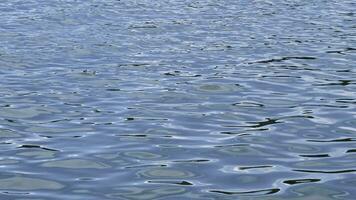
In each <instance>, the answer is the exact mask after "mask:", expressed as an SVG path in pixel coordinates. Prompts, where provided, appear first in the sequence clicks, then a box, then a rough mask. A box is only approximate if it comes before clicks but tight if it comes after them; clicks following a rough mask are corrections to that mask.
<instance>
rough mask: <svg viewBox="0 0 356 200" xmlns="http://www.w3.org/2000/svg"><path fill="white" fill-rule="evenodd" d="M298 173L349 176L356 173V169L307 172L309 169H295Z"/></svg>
mask: <svg viewBox="0 0 356 200" xmlns="http://www.w3.org/2000/svg"><path fill="white" fill-rule="evenodd" d="M293 171H296V172H305V173H319V174H347V173H353V172H356V169H345V170H332V171H331V170H330V171H325V170H307V169H294V170H293Z"/></svg>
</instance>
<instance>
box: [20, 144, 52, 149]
mask: <svg viewBox="0 0 356 200" xmlns="http://www.w3.org/2000/svg"><path fill="white" fill-rule="evenodd" d="M17 148H25V149H27V148H36V149H43V150H46V151H59V150H56V149H51V148H47V147H42V146H40V145H34V144H23V145H21V146H19V147H17Z"/></svg>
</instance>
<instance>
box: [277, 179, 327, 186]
mask: <svg viewBox="0 0 356 200" xmlns="http://www.w3.org/2000/svg"><path fill="white" fill-rule="evenodd" d="M319 181H321V179H317V178H310V179H294V180H285V181H283V183H285V184H288V185H296V184H303V183H314V182H319Z"/></svg>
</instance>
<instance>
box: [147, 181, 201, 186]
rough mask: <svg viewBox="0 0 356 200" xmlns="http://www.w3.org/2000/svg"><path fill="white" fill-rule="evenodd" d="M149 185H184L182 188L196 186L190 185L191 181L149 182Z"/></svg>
mask: <svg viewBox="0 0 356 200" xmlns="http://www.w3.org/2000/svg"><path fill="white" fill-rule="evenodd" d="M147 183H155V184H172V185H182V186H192V185H194V184H193V183H190V182H189V181H164V180H162V181H159V180H155V181H147Z"/></svg>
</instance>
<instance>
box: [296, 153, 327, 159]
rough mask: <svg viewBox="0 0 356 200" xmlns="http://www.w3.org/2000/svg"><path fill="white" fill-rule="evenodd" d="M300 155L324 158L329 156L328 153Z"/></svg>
mask: <svg viewBox="0 0 356 200" xmlns="http://www.w3.org/2000/svg"><path fill="white" fill-rule="evenodd" d="M299 156H300V157H305V158H326V157H330V155H329V154H311V155H305V154H304V155H299Z"/></svg>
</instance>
